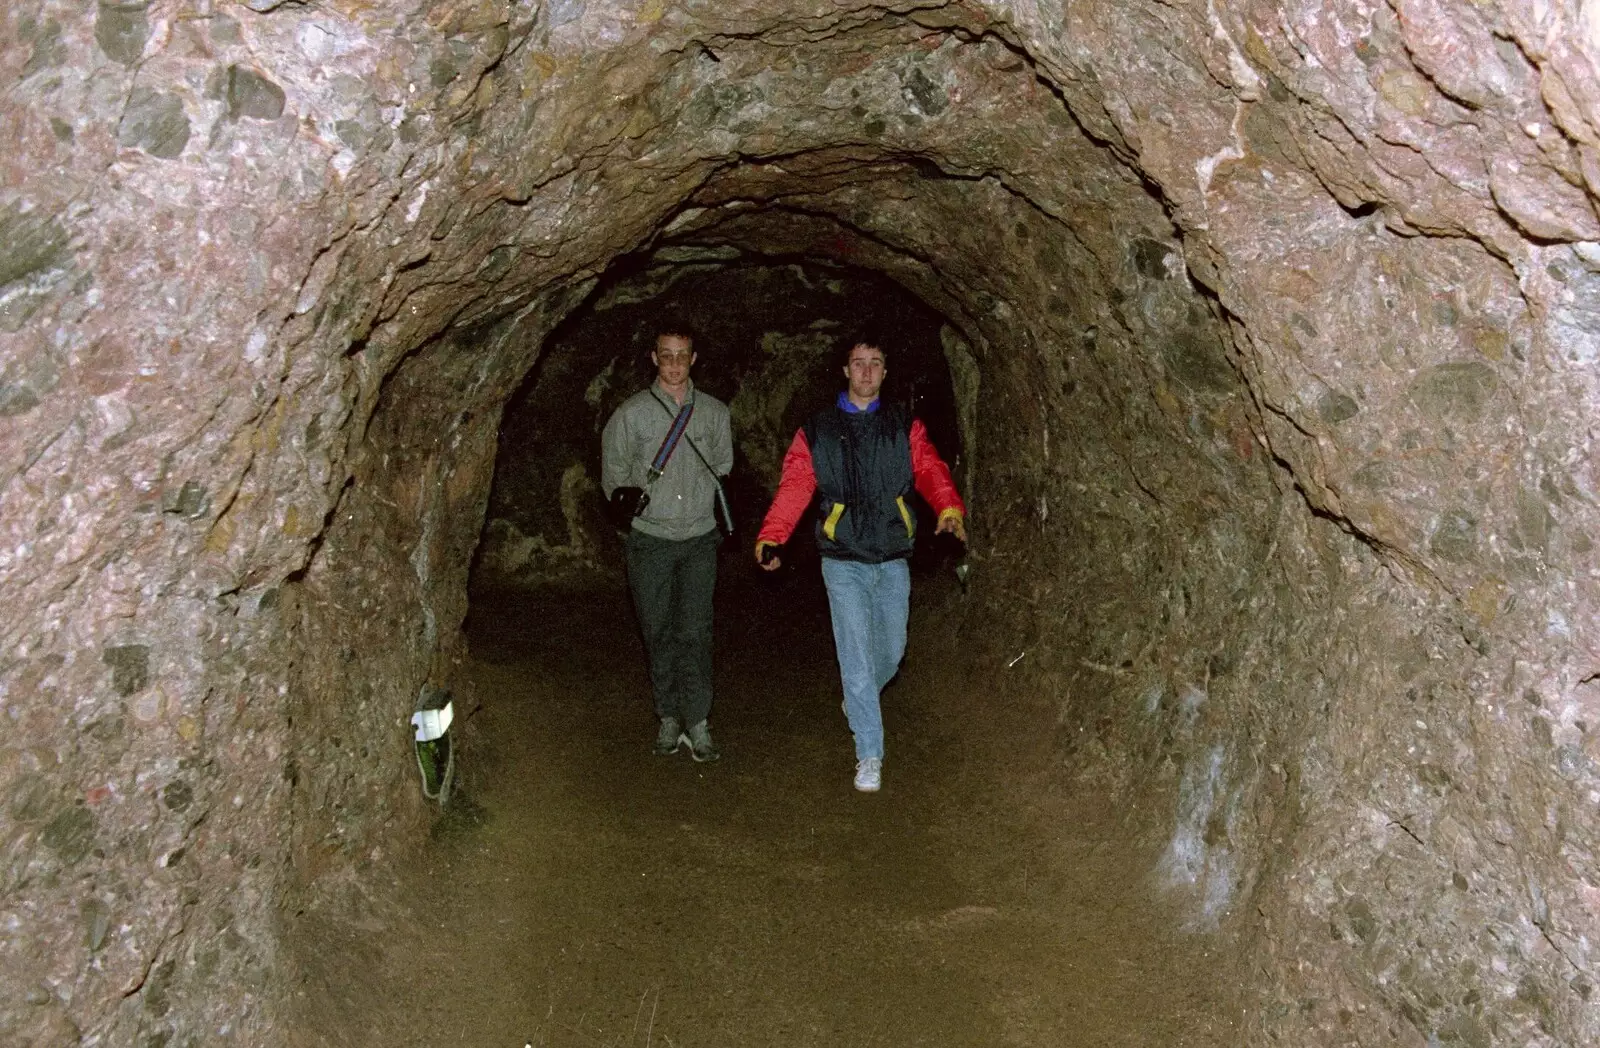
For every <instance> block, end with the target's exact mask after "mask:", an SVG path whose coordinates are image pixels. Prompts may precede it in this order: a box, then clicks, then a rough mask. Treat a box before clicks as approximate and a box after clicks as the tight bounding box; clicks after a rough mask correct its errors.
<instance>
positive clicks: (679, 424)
mask: <svg viewBox="0 0 1600 1048" xmlns="http://www.w3.org/2000/svg"><path fill="white" fill-rule="evenodd" d="M650 397H651V399H652V400H654V401H655V402H656V403H657V404H660V405H661V410H662V411H665V412H666V413H667V414H669V415H672V409H671V408H670V407H668V406H667V402H666V401H664V400H662V399H661V398H660V397H658V396H656V391H655V390H654V389H652V390H651V391H650ZM693 413H694V401H693V400H692V399H691V400H689V401H688V402H687V403H686V404H684V405H683V410H681V411H679V412H678V413H677V414H676V415H674V416H673V420H672V428H671V429H669V430H667V436H666V439H665V440H663V441H662V442H661V450H660V451H657V452H656V459H657V461H659V462H660V465H661V470H659V471H658V470H657V469H656V467H655V465H654V464H652V465H651V467H650V479H651V480H655V479H656V478H658V477H660V476H661V471H664V470H665V469H666V468H667V459H670V458H671V457H672V449H673V448H675V447H677V445H678V439H679V438H682V439H683V440H685V441H687V442H688V444H689V450H690V451H692V452H694V457H695V458H697V459H699V460H700V464H701V465H702V466H704V467H705V468H706V472H707V473H709V474H711V483H712V484H713V485H715V486H716V489H717V509H719V510H721V511H722V524H723V527H724V528H726V529H727V532H728V534H729V535H732V534H733V511H732V510H730V509H729V508H728V496H727V495H726V494H724V493H723V490H722V478H721V477H719V476H717V471H716V470H714V469H712V468H711V463H709V462H707V461H706V457H705V455H703V454H702V453H701V451H700V448H699V447H698V446H697V445H696V444H695V442H694V438H693V437H691V436H689V416H690V415H692V414H693ZM673 434H677V436H674V435H673ZM668 441H671V442H672V447H668V446H667V442H668ZM663 452H664V453H665V455H666V457H665V458H663V457H662V454H663Z"/></svg>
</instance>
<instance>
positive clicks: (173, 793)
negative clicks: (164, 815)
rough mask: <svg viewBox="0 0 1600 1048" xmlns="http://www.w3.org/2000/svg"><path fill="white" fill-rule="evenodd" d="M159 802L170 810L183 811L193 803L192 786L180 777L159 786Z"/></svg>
mask: <svg viewBox="0 0 1600 1048" xmlns="http://www.w3.org/2000/svg"><path fill="white" fill-rule="evenodd" d="M161 803H162V804H165V805H166V806H167V808H168V809H170V810H172V811H183V810H184V809H185V808H187V807H189V805H190V804H192V803H194V787H192V786H190V785H189V784H188V783H187V782H184V781H183V780H182V779H178V780H175V781H173V782H169V783H167V784H166V785H165V786H163V787H162V788H161Z"/></svg>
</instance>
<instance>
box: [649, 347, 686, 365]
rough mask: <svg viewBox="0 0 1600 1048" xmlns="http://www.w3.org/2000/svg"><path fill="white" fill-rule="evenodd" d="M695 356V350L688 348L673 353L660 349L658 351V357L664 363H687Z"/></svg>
mask: <svg viewBox="0 0 1600 1048" xmlns="http://www.w3.org/2000/svg"><path fill="white" fill-rule="evenodd" d="M693 357H694V351H693V350H688V349H680V350H678V351H676V352H673V353H662V352H660V351H659V350H658V351H657V352H656V359H657V360H659V361H661V363H663V364H679V363H682V364H687V363H688V362H689V361H690V360H691V359H692V358H693Z"/></svg>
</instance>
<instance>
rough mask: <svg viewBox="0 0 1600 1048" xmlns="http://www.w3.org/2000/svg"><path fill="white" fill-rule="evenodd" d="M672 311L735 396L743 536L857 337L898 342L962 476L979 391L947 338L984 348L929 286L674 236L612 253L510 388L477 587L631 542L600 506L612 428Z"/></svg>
mask: <svg viewBox="0 0 1600 1048" xmlns="http://www.w3.org/2000/svg"><path fill="white" fill-rule="evenodd" d="M662 324H668V325H678V326H688V327H690V328H691V329H692V330H693V332H694V337H695V353H696V363H695V365H694V381H695V384H696V387H697V388H699V389H703V390H705V391H706V392H707V393H709V394H711V395H712V396H715V397H718V398H720V399H721V400H722V401H723V402H724V403H726V404H728V405H729V408H730V411H731V414H732V419H733V430H734V442H735V449H734V466H733V471H732V473H731V474H730V475H729V476H728V477H727V478H726V480H725V482H724V488H725V489H726V491H727V494H728V497H729V501H730V506H731V507H733V513H734V518H735V523H734V531H735V536H734V541H735V543H736V544H741V545H746V544H748V543H750V542H753V541H754V537H755V534H756V531H757V529H758V528H759V526H760V522H761V517H762V514H763V513H764V512H765V509H766V506H767V503H768V502H769V501H770V499H771V496H772V493H773V491H774V490H775V489H776V487H777V479H778V475H779V473H780V471H781V466H782V460H783V455H784V452H785V451H786V450H787V449H788V447H789V443H790V441H791V440H792V439H793V437H794V433H795V431H796V430H797V429H798V428H799V427H800V425H801V424H802V423H803V422H804V421H805V420H806V419H807V418H809V417H810V415H811V414H812V413H813V412H814V411H816V410H817V409H819V408H821V407H824V406H826V405H827V404H830V403H832V401H833V399H834V397H835V395H836V394H837V392H838V390H839V388H840V378H841V375H840V372H841V367H842V365H841V360H842V354H841V352H840V349H841V346H845V345H846V344H847V343H848V342H849V341H850V340H851V339H853V338H856V337H871V338H874V339H877V340H879V341H883V342H889V343H890V344H891V345H892V347H893V352H892V358H893V363H892V366H891V367H890V369H889V376H888V380H887V381H886V383H885V387H884V396H885V397H888V398H889V399H890V400H892V401H894V402H897V403H904V404H906V405H907V406H909V407H910V408H911V409H912V410H913V411H914V412H916V414H917V417H919V418H921V419H922V420H923V423H924V425H925V426H926V427H927V430H928V435H929V438H930V439H931V440H932V441H933V442H934V445H935V447H937V448H939V449H940V451H941V453H942V454H943V455H944V456H945V457H946V458H947V459H948V460H949V462H950V463H951V464H952V467H953V469H954V470H955V472H956V474H957V476H964V475H965V461H964V456H963V454H962V446H963V445H962V435H963V434H962V429H963V423H966V424H968V425H970V424H971V423H972V421H973V413H974V412H975V410H976V407H977V405H976V402H975V398H974V397H973V396H972V393H973V392H975V390H969V392H968V396H967V400H966V401H965V402H964V403H963V404H962V405H960V406H959V407H958V405H957V401H956V393H955V389H954V387H953V385H952V379H951V360H949V359H947V351H946V349H945V347H944V342H945V341H949V342H950V346H951V348H950V350H949V352H950V353H953V354H958V355H957V356H955V357H954V360H955V361H956V362H957V364H958V365H959V364H961V363H962V362H964V361H966V360H969V359H970V352H971V351H970V349H969V348H967V347H966V345H965V343H964V342H961V341H960V339H959V336H958V335H956V334H955V333H954V331H953V330H950V329H949V328H948V326H947V325H946V324H945V323H943V322H942V318H940V317H939V316H938V315H937V314H935V313H933V312H932V311H931V310H929V309H928V308H927V306H926V305H924V304H923V303H922V302H921V301H919V300H917V299H916V298H914V297H913V296H911V295H909V294H907V293H906V292H905V291H903V290H902V289H900V288H898V287H896V286H895V285H893V284H892V283H890V282H886V281H883V280H882V279H878V278H875V277H874V276H873V274H871V273H867V272H862V271H859V270H855V269H853V268H851V267H842V266H826V267H823V266H817V265H814V264H807V263H803V262H800V261H795V260H783V259H764V258H746V257H745V256H743V255H741V254H740V253H738V252H736V251H732V250H730V249H728V248H726V247H721V248H716V247H694V246H680V247H677V248H668V249H664V250H662V251H658V252H656V253H655V254H654V255H653V256H652V257H651V258H648V259H641V260H624V261H623V262H622V263H620V264H619V265H617V266H615V267H613V273H612V274H611V275H609V276H608V277H607V279H605V280H603V281H602V283H601V284H600V285H599V286H598V287H597V289H596V290H595V291H594V292H592V293H591V297H590V299H589V300H588V301H587V302H585V303H584V305H583V306H581V307H580V308H579V309H578V310H576V311H575V312H574V313H573V314H572V315H571V316H570V317H568V318H567V319H566V320H565V321H564V322H563V323H562V324H561V326H560V327H558V328H557V329H556V330H555V331H554V332H552V333H551V335H550V336H549V339H548V340H547V348H545V349H544V350H543V351H541V353H540V354H539V359H538V362H537V363H536V364H535V366H534V368H533V369H532V370H531V371H530V373H529V375H528V377H527V378H526V379H524V380H523V382H522V385H521V386H520V387H519V389H518V391H517V392H516V394H514V395H513V396H512V398H511V400H510V401H509V402H508V404H507V406H506V409H505V413H504V415H503V417H502V422H501V427H500V438H499V449H498V454H497V457H496V462H495V481H494V484H493V486H492V488H491V491H490V496H489V503H488V508H487V511H486V522H485V527H484V534H483V537H482V538H481V539H480V540H479V545H478V549H477V551H476V554H475V557H474V562H473V570H472V576H471V581H470V583H469V590H473V591H485V590H488V591H492V590H495V589H500V588H505V587H512V588H528V587H530V586H533V585H535V584H536V583H538V582H539V581H540V580H546V581H548V580H551V579H553V578H559V577H562V576H570V575H573V574H584V573H593V572H597V571H598V572H613V573H614V572H615V571H616V570H617V569H618V568H619V566H620V564H621V547H620V545H619V544H617V543H616V542H615V541H613V540H612V534H611V533H612V528H611V527H610V525H609V524H608V522H607V521H606V520H605V519H604V514H603V512H602V511H603V506H602V498H601V495H600V487H599V476H600V467H599V462H600V457H599V456H600V452H599V433H600V430H601V428H602V427H603V426H604V424H605V422H606V420H607V419H608V418H609V417H610V416H611V413H612V412H613V411H615V410H616V409H617V407H618V406H619V405H620V404H621V403H622V402H623V401H624V400H626V399H627V398H628V397H629V396H631V395H632V394H633V393H635V392H637V391H638V390H640V389H643V388H645V386H647V385H648V384H649V383H650V382H651V381H653V379H654V374H655V373H654V371H653V369H652V368H651V366H650V358H649V352H650V347H651V346H652V345H653V342H654V338H655V334H656V332H657V331H658V330H660V328H661V325H662ZM975 377H976V376H975V375H970V376H969V381H970V379H975ZM920 512H921V513H922V515H923V516H924V517H927V513H926V508H925V507H922V509H921V510H920ZM932 523H933V522H932V521H931V519H925V520H924V521H923V525H924V526H923V527H922V528H921V529H920V530H919V534H920V535H921V538H922V541H921V542H920V543H919V548H920V549H921V551H922V553H923V554H924V555H932V553H931V550H930V547H931V546H932V542H931V538H930V536H931V535H932V534H933V527H932Z"/></svg>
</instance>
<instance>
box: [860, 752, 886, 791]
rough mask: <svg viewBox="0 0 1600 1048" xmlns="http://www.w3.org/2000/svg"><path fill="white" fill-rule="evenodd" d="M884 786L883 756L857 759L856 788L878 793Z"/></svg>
mask: <svg viewBox="0 0 1600 1048" xmlns="http://www.w3.org/2000/svg"><path fill="white" fill-rule="evenodd" d="M882 786H883V758H882V757H867V758H865V759H863V760H859V761H856V789H858V790H860V791H861V792H862V793H877V792H878V790H879V789H880V788H882Z"/></svg>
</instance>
